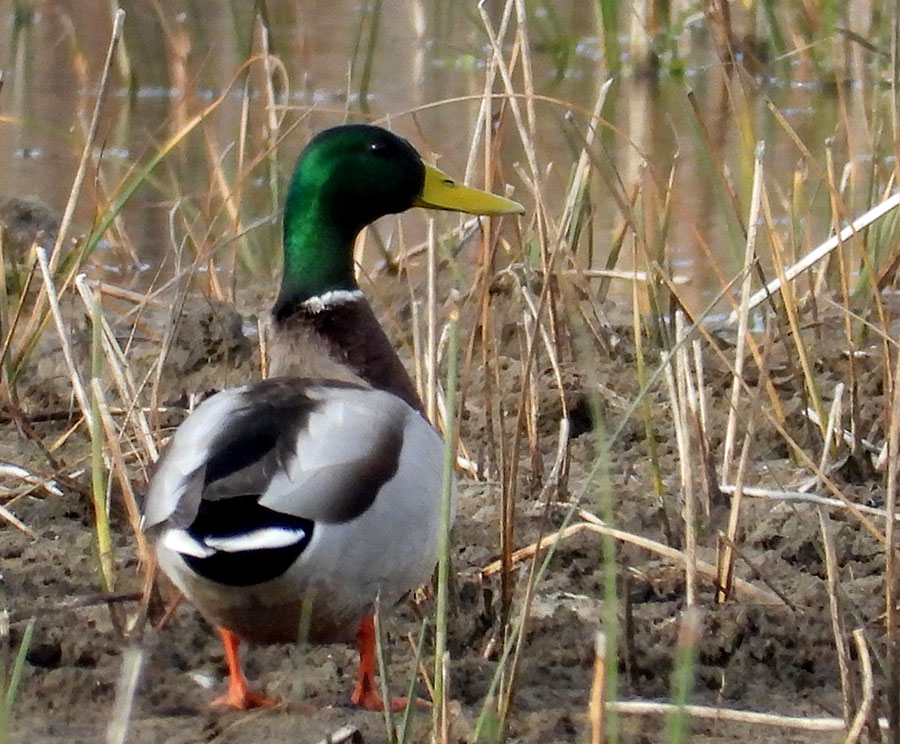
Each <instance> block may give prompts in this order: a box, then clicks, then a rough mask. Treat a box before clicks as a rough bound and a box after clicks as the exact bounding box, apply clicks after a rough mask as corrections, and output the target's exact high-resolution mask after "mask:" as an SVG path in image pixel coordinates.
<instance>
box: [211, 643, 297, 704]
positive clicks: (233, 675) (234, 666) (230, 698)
mask: <svg viewBox="0 0 900 744" xmlns="http://www.w3.org/2000/svg"><path fill="white" fill-rule="evenodd" d="M219 635H220V636H221V638H222V645H223V646H225V661H226V662H227V664H228V692H226V693H225V694H224V695H222V696H221V697H217V698H216V699H215V700H213V701H212V703H211V705H212V706H213V707H214V708H237V709H238V710H248V709H249V708H267V707H269V706H271V705H278V704H279V702H280V701H279V700H276V699H274V698H268V697H266V696H265V695H261V694H260V693H258V692H254V691H253V690H251V689H250V685H249V684H247V678H246V677H245V676H244V672H243V671H242V670H241V662H240V661H239V660H238V643H239V641H238V637H237V636H236V635H235V634H234V633H232V632H231V631H230V630H225V628H219Z"/></svg>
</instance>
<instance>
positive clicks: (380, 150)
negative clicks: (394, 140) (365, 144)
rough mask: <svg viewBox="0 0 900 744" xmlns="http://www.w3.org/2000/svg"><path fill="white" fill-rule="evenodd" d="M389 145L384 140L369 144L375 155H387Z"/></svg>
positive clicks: (370, 150)
mask: <svg viewBox="0 0 900 744" xmlns="http://www.w3.org/2000/svg"><path fill="white" fill-rule="evenodd" d="M387 151H388V146H387V145H386V144H385V143H384V142H373V143H372V144H370V145H369V152H371V153H372V154H373V155H387Z"/></svg>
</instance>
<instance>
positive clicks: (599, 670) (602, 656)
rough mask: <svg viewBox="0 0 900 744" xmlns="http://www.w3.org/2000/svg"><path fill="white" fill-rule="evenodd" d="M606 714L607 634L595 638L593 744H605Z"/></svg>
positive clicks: (591, 714) (591, 713)
mask: <svg viewBox="0 0 900 744" xmlns="http://www.w3.org/2000/svg"><path fill="white" fill-rule="evenodd" d="M605 712H606V634H605V633H603V632H602V631H598V632H597V634H596V635H595V636H594V672H593V675H592V677H591V697H590V703H589V705H588V715H589V717H590V721H591V739H590V742H591V744H603V742H604V741H605V738H604V713H605Z"/></svg>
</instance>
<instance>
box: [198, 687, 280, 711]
mask: <svg viewBox="0 0 900 744" xmlns="http://www.w3.org/2000/svg"><path fill="white" fill-rule="evenodd" d="M209 705H210V707H212V708H235V709H236V710H250V709H251V708H271V707H273V706H275V705H281V701H280V700H279V699H278V698H270V697H266V696H265V695H262V694H260V693H258V692H256V691H254V690H252V689H250V688H249V687H243V688H238V687H236V686H233V685H229V686H228V692H226V693H225V694H224V695H220V696H219V697H217V698H216V699H215V700H213V701H212V702H211V703H210V704H209Z"/></svg>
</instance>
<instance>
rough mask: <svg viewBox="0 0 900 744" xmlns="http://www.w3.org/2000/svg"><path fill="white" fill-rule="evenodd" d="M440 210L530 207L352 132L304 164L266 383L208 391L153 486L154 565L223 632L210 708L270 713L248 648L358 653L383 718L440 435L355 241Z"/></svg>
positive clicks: (298, 172) (422, 555)
mask: <svg viewBox="0 0 900 744" xmlns="http://www.w3.org/2000/svg"><path fill="white" fill-rule="evenodd" d="M416 206H419V207H430V208H434V209H446V210H456V211H463V212H469V213H472V214H484V215H499V214H507V213H521V212H523V211H524V209H523V207H522V205H521V204H518V203H517V202H514V201H511V200H509V199H505V198H503V197H500V196H496V195H493V194H490V193H487V192H484V191H478V190H476V189H471V188H468V187H466V186H463V185H461V184H459V183H457V182H456V181H454V180H453V179H452V178H450V177H449V176H447V175H446V174H444V173H443V172H441V171H440V170H438V169H437V168H435V167H433V166H431V165H428V164H425V163H424V162H423V161H422V158H421V157H420V156H419V154H418V153H417V152H416V150H415V149H414V148H413V147H412V146H411V145H410V144H409V143H408V142H407V141H406V140H404V139H401V138H400V137H398V136H396V135H394V134H392V133H390V132H388V131H386V130H384V129H381V128H379V127H374V126H368V125H346V126H340V127H336V128H333V129H328V130H326V131H324V132H322V133H320V134H319V135H317V136H316V137H315V138H314V139H313V140H312V141H311V142H310V143H309V145H308V146H307V147H306V149H305V150H304V151H303V153H302V154H301V156H300V159H299V160H298V162H297V166H296V168H295V170H294V174H293V177H292V179H291V182H290V186H289V188H288V192H287V200H286V204H285V210H284V269H283V277H282V283H281V290H280V292H279V294H278V298H277V300H276V302H275V305H274V307H273V309H272V320H271V341H270V344H269V349H270V363H269V369H270V373H271V375H272V376H271V377H270V378H269V379H266V380H262V381H259V382H255V383H252V384H249V385H246V386H244V387H238V388H234V389H227V390H224V391H222V392H220V393H217V394H216V395H213V396H211V397H210V398H208V399H207V400H205V401H204V402H203V403H201V404H200V405H199V406H198V407H197V409H196V410H195V411H194V412H193V413H192V414H191V415H190V416H189V417H188V418H187V419H186V420H185V421H184V423H182V424H181V426H180V427H179V428H178V430H177V431H176V432H175V435H174V436H173V437H172V440H171V442H170V443H169V445H168V448H167V449H166V451H165V452H164V454H163V456H162V457H161V458H160V461H159V464H158V466H157V469H156V471H155V473H154V475H153V478H152V480H151V482H150V486H149V489H148V493H147V498H146V505H145V510H144V529H145V531H146V532H147V533H148V535H150V536H151V537H152V539H153V544H154V545H155V546H156V554H157V558H158V562H159V566H160V568H161V569H162V570H163V572H165V574H166V575H167V576H168V577H169V578H170V579H171V580H172V582H173V583H174V584H175V585H176V586H177V587H178V588H179V589H180V590H181V592H182V593H183V594H184V595H185V596H186V597H187V598H188V599H189V600H190V601H191V602H192V603H193V604H194V605H195V606H196V607H197V608H198V609H199V610H200V612H201V613H202V614H203V615H204V616H205V617H206V618H207V619H208V620H209V621H210V622H211V623H213V624H214V625H215V626H216V627H217V628H218V629H219V633H220V635H221V637H222V641H223V643H224V646H225V655H226V661H227V665H228V671H229V687H228V692H227V693H226V694H225V695H223V696H222V697H220V698H218V699H217V700H216V701H214V704H215V705H223V706H232V707H235V708H250V707H256V706H265V705H271V704H274V703H276V702H277V701H275V700H272V699H270V698H268V697H265V696H263V695H262V694H260V693H257V692H255V691H254V690H252V689H251V688H250V686H249V685H248V683H247V681H246V679H245V677H244V674H243V672H242V670H241V666H240V662H239V659H238V643H239V640H240V639H243V640H247V641H253V642H261V643H270V642H290V641H297V640H298V639H300V638H301V636H302V638H303V639H304V640H306V641H309V642H314V643H330V642H353V640H354V639H355V641H356V643H357V646H358V650H359V657H360V663H359V674H358V678H357V683H356V687H355V689H354V691H353V694H352V696H351V702H352V703H354V704H356V705H359V706H362V707H364V708H368V709H373V710H376V709H381V708H382V705H383V702H382V700H381V698H380V696H379V695H378V693H377V690H376V687H375V680H374V672H375V662H374V626H373V621H372V618H373V611H374V605H375V602H376V599H378V601H379V602H380V605H381V607H383V608H389V607H391V606H392V605H393V604H396V603H397V602H398V601H400V600H401V599H402V597H403V596H404V595H406V594H407V593H408V592H410V591H411V590H414V589H415V588H416V587H418V586H420V585H421V584H423V583H425V582H426V581H427V580H428V579H429V577H430V576H431V574H432V572H433V570H434V566H435V564H436V562H437V558H438V540H439V531H440V511H441V509H440V501H441V497H440V491H441V480H442V462H443V442H442V439H441V437H440V435H439V434H438V433H437V432H436V431H435V430H434V428H432V426H431V424H429V423H428V421H427V420H426V418H425V417H424V415H423V412H422V403H421V401H420V400H419V396H418V395H417V393H416V390H415V387H414V385H413V383H412V381H411V379H410V377H409V375H408V374H407V373H406V370H405V369H404V367H403V364H402V363H401V361H400V359H399V358H398V357H397V355H396V353H395V352H394V349H393V347H392V346H391V343H390V342H389V341H388V339H387V336H386V335H385V333H384V331H383V330H382V328H381V326H380V325H379V323H378V321H377V320H376V318H375V315H374V313H373V312H372V309H371V307H370V306H369V303H368V302H367V301H366V299H365V297H364V296H363V293H362V292H361V290H360V289H359V287H358V285H357V283H356V279H355V276H354V265H353V244H354V241H355V239H356V236H357V235H358V234H359V232H360V230H361V229H362V228H363V227H365V226H366V225H368V224H369V223H371V222H373V221H374V220H376V219H378V218H379V217H381V216H383V215H387V214H393V213H398V212H403V211H405V210H407V209H410V208H411V207H416Z"/></svg>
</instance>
